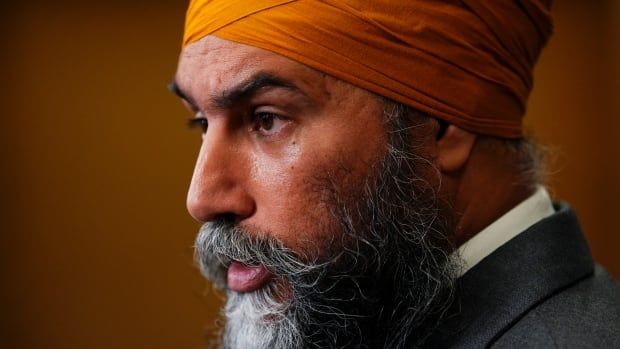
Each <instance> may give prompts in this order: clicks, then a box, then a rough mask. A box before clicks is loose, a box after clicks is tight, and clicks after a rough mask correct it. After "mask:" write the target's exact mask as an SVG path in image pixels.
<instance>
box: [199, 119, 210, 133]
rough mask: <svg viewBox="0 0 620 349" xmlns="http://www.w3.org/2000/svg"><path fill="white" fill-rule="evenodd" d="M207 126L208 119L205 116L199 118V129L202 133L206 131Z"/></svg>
mask: <svg viewBox="0 0 620 349" xmlns="http://www.w3.org/2000/svg"><path fill="white" fill-rule="evenodd" d="M208 128H209V121H208V120H207V119H206V118H202V119H200V129H201V130H202V133H205V132H207V129H208Z"/></svg>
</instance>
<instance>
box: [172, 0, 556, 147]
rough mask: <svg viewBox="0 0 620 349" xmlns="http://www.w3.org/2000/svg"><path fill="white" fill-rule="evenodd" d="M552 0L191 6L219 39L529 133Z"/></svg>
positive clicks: (287, 0) (465, 118)
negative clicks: (528, 113) (529, 106)
mask: <svg viewBox="0 0 620 349" xmlns="http://www.w3.org/2000/svg"><path fill="white" fill-rule="evenodd" d="M550 3H551V0H245V1H244V0H191V3H190V6H189V9H188V12H187V17H186V25H185V36H184V40H183V45H184V46H185V45H188V44H190V43H192V42H195V41H197V40H199V39H201V38H202V37H204V36H206V35H210V34H214V35H216V36H218V37H220V38H223V39H227V40H231V41H235V42H239V43H243V44H247V45H251V46H255V47H259V48H262V49H266V50H269V51H272V52H275V53H278V54H280V55H283V56H286V57H289V58H291V59H293V60H296V61H298V62H301V63H303V64H305V65H307V66H310V67H312V68H315V69H317V70H319V71H322V72H325V73H327V74H329V75H332V76H334V77H336V78H339V79H341V80H344V81H347V82H349V83H351V84H353V85H356V86H359V87H361V88H364V89H366V90H369V91H371V92H374V93H376V94H378V95H381V96H385V97H387V98H390V99H392V100H395V101H397V102H400V103H403V104H406V105H408V106H411V107H413V108H415V109H418V110H420V111H423V112H425V113H427V114H429V115H431V116H434V117H437V118H439V119H443V120H445V121H447V122H449V123H452V124H455V125H457V126H459V127H461V128H463V129H466V130H468V131H471V132H474V133H479V134H486V135H491V136H498V137H505V138H520V137H522V118H523V116H524V114H525V109H526V102H527V98H528V95H529V93H530V91H531V89H532V69H533V66H534V64H535V62H536V60H537V59H538V56H539V54H540V51H541V49H542V48H543V47H544V45H545V44H546V42H547V39H548V38H549V36H550V35H551V31H552V21H551V16H550V12H549V11H550V6H551V4H550Z"/></svg>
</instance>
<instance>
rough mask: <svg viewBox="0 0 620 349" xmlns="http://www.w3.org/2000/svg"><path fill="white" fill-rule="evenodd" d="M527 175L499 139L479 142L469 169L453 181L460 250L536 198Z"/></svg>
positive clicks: (469, 162)
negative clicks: (513, 209) (514, 208)
mask: <svg viewBox="0 0 620 349" xmlns="http://www.w3.org/2000/svg"><path fill="white" fill-rule="evenodd" d="M523 172H524V171H522V169H521V166H520V162H519V159H518V158H517V156H515V154H514V152H512V151H511V150H510V149H508V148H507V147H506V146H504V145H501V144H500V143H499V141H498V140H495V139H487V138H480V139H479V140H477V141H476V144H475V145H474V149H473V150H472V153H471V156H470V157H469V159H468V162H467V164H466V165H465V167H464V168H463V169H462V170H461V171H460V172H459V173H458V174H455V175H454V176H453V177H452V178H450V180H449V182H450V183H451V185H449V186H450V189H451V193H452V194H451V198H452V203H453V204H452V212H453V222H454V227H455V228H454V231H455V244H456V246H457V247H458V246H461V245H462V244H463V243H465V242H466V241H467V240H469V239H470V238H472V237H473V236H474V235H476V234H477V233H479V232H480V231H482V230H483V229H484V228H486V227H487V226H488V225H490V224H491V223H493V222H494V221H496V220H497V219H499V218H500V217H501V216H502V215H504V214H505V213H506V212H508V211H509V210H510V209H512V208H513V207H515V206H516V205H518V204H519V203H520V202H522V201H523V200H525V199H527V198H528V197H529V196H530V195H532V193H533V192H534V191H535V187H536V185H535V181H534V180H533V179H530V178H527V175H526V174H524V173H523Z"/></svg>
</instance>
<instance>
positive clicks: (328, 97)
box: [172, 0, 620, 348]
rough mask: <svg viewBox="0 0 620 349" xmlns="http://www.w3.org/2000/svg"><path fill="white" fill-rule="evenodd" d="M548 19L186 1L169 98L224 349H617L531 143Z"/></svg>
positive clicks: (617, 309) (531, 12) (610, 313)
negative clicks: (219, 308)
mask: <svg viewBox="0 0 620 349" xmlns="http://www.w3.org/2000/svg"><path fill="white" fill-rule="evenodd" d="M549 3H550V1H543V0H493V1H483V0H459V1H456V0H454V1H446V0H418V1H413V0H406V1H405V0H402V1H401V0H372V1H370V0H358V1H353V0H322V1H315V0H246V1H243V0H234V1H233V0H211V1H209V0H193V1H191V4H190V7H189V10H188V13H187V22H186V27H185V38H184V47H183V50H182V53H181V57H180V62H179V67H178V72H177V75H176V78H175V82H174V83H173V85H172V88H173V89H174V91H175V92H176V93H177V94H178V95H179V96H181V97H182V99H183V101H184V103H185V104H186V106H187V107H188V108H189V109H190V110H191V111H192V113H194V115H195V117H194V118H193V119H192V120H191V124H192V125H194V126H198V127H200V128H201V130H202V139H203V143H202V147H201V148H200V154H199V156H198V161H197V164H196V168H195V171H194V175H193V179H192V183H191V186H190V189H189V194H188V200H187V204H188V209H189V211H190V213H191V215H192V216H193V217H194V218H195V219H196V220H198V221H200V222H201V223H203V226H202V228H201V230H200V232H199V235H198V238H197V241H196V255H197V259H198V261H199V263H200V266H201V268H202V271H203V272H204V274H205V275H206V276H207V277H208V278H209V279H210V280H211V281H213V282H214V284H215V285H216V286H218V287H219V288H221V289H223V290H225V292H226V294H227V296H228V299H227V303H226V306H225V310H224V316H225V319H226V325H225V328H224V329H223V331H222V336H221V346H222V347H224V348H349V347H351V348H411V347H433V348H448V347H455V348H456V347H459V348H460V347H467V348H482V347H489V346H494V347H597V348H599V347H620V336H619V332H620V331H619V329H618V321H619V320H620V297H619V296H620V290H619V287H618V285H617V283H616V282H615V281H614V280H613V279H612V278H611V277H610V276H608V275H607V274H606V272H605V271H604V270H603V269H602V268H601V267H599V266H596V265H595V264H594V263H593V262H592V259H591V256H590V254H589V251H588V247H587V244H586V242H585V240H584V237H583V234H582V232H581V230H580V227H579V223H578V221H577V218H576V216H575V214H574V213H573V211H572V210H571V208H570V207H569V206H568V205H567V204H564V203H557V204H553V203H552V201H551V199H550V198H549V196H548V194H547V191H546V190H545V188H544V187H543V186H542V185H541V180H540V176H539V175H540V167H541V159H540V155H539V152H538V150H537V147H536V146H535V144H534V143H533V142H532V141H531V140H529V139H528V138H526V137H524V135H523V129H522V118H523V116H524V114H525V106H526V100H527V97H528V94H529V92H530V90H531V88H532V69H533V66H534V64H535V62H536V60H537V58H538V55H539V53H540V51H541V49H542V48H543V46H544V45H545V43H546V41H547V39H548V38H549V36H550V34H551V30H552V25H551V17H550V13H549V10H550V9H549V7H550V4H549Z"/></svg>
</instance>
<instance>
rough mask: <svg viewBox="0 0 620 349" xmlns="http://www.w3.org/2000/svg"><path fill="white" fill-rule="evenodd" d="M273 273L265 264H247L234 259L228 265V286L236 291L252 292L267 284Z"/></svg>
mask: <svg viewBox="0 0 620 349" xmlns="http://www.w3.org/2000/svg"><path fill="white" fill-rule="evenodd" d="M272 277H273V274H271V272H270V271H269V270H267V268H265V266H264V265H256V266H254V265H245V264H242V263H239V262H237V261H233V262H232V263H231V264H230V266H229V267H228V288H229V289H231V290H233V291H235V292H241V293H245V292H252V291H255V290H257V289H259V288H261V287H263V286H265V285H266V284H267V282H269V280H270V279H271V278H272Z"/></svg>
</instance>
